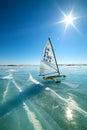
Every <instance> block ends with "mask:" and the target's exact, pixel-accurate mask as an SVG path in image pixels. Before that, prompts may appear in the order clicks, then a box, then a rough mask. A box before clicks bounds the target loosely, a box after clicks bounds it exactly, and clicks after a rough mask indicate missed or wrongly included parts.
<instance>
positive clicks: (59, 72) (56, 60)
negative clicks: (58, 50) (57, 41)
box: [48, 38, 60, 74]
mask: <svg viewBox="0 0 87 130" xmlns="http://www.w3.org/2000/svg"><path fill="white" fill-rule="evenodd" d="M48 40H49V42H50V45H51V48H52V51H53V54H54V59H55V63H56V66H57V71H58V73H59V74H60V71H59V68H58V64H57V60H56V56H55V53H54V50H53V46H52V43H51V40H50V38H48Z"/></svg>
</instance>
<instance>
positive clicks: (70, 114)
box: [66, 107, 73, 120]
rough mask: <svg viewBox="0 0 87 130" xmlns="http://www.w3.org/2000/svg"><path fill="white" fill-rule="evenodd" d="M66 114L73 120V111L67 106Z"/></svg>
mask: <svg viewBox="0 0 87 130" xmlns="http://www.w3.org/2000/svg"><path fill="white" fill-rule="evenodd" d="M66 116H67V119H68V120H72V119H73V111H72V109H70V108H69V107H67V108H66Z"/></svg>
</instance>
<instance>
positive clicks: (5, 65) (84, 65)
mask: <svg viewBox="0 0 87 130" xmlns="http://www.w3.org/2000/svg"><path fill="white" fill-rule="evenodd" d="M0 66H40V65H39V64H36V65H35V64H24V65H23V64H21V65H16V64H9V65H0ZM58 66H87V64H58Z"/></svg>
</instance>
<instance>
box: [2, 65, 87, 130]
mask: <svg viewBox="0 0 87 130" xmlns="http://www.w3.org/2000/svg"><path fill="white" fill-rule="evenodd" d="M59 68H60V72H61V73H62V74H65V75H66V78H64V79H63V80H62V81H61V83H54V82H53V81H51V82H48V81H43V79H42V78H41V77H40V76H38V75H39V66H13V67H12V66H0V130H87V66H59Z"/></svg>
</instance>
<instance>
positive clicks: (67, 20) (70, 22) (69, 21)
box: [56, 9, 80, 32]
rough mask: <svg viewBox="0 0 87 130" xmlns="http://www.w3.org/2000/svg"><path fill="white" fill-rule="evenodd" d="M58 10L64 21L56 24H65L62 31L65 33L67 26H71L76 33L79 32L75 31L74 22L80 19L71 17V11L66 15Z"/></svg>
mask: <svg viewBox="0 0 87 130" xmlns="http://www.w3.org/2000/svg"><path fill="white" fill-rule="evenodd" d="M59 10H60V12H61V13H62V15H63V16H64V19H63V20H61V21H58V22H57V23H56V24H59V23H65V29H64V31H66V30H67V28H68V26H69V25H71V26H72V27H73V28H74V29H75V30H76V31H77V32H79V30H78V29H77V27H76V26H75V24H74V20H76V19H78V18H80V17H74V16H72V10H71V11H70V13H69V14H68V15H66V14H65V13H64V12H63V11H62V10H61V9H59Z"/></svg>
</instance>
